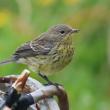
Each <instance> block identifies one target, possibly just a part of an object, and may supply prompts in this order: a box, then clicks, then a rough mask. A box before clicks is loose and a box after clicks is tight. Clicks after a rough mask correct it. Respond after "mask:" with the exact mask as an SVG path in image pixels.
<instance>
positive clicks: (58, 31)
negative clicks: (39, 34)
mask: <svg viewBox="0 0 110 110" xmlns="http://www.w3.org/2000/svg"><path fill="white" fill-rule="evenodd" d="M48 32H49V33H50V34H53V35H56V36H57V37H59V38H64V37H66V36H70V35H71V34H74V33H77V32H79V29H73V28H72V27H70V26H68V25H65V24H58V25H55V26H53V27H51V28H50V29H49V30H48Z"/></svg>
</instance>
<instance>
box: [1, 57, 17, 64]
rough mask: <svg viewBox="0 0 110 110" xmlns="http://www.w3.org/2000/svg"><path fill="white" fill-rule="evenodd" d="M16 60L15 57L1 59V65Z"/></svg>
mask: <svg viewBox="0 0 110 110" xmlns="http://www.w3.org/2000/svg"><path fill="white" fill-rule="evenodd" d="M14 61H15V59H13V58H10V59H7V60H4V61H1V62H0V65H5V64H8V63H12V62H14Z"/></svg>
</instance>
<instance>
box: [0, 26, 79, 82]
mask: <svg viewBox="0 0 110 110" xmlns="http://www.w3.org/2000/svg"><path fill="white" fill-rule="evenodd" d="M78 31H79V29H73V28H72V27H70V26H68V25H65V24H58V25H55V26H53V27H51V28H49V29H48V31H47V32H44V33H43V34H41V35H40V36H39V37H37V38H35V39H33V40H31V41H29V42H26V43H24V44H23V45H21V46H20V47H19V48H18V49H17V50H16V51H15V52H14V54H13V55H12V57H11V58H10V59H8V60H5V61H3V62H0V65H2V64H6V63H11V62H16V63H22V64H26V65H28V66H29V68H30V69H31V70H33V71H34V72H38V73H39V75H40V76H41V77H42V78H44V79H45V80H47V81H48V82H50V80H49V79H48V78H47V76H48V75H52V74H53V73H56V72H58V71H60V70H62V69H63V68H64V67H65V66H66V65H68V64H69V63H70V61H71V60H72V56H73V54H74V49H73V45H72V42H73V40H72V36H71V35H72V34H74V33H76V32H78Z"/></svg>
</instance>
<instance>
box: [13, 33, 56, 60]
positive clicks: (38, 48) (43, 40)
mask: <svg viewBox="0 0 110 110" xmlns="http://www.w3.org/2000/svg"><path fill="white" fill-rule="evenodd" d="M47 35H48V34H42V35H41V36H40V38H38V39H35V40H32V41H29V42H27V43H25V44H24V45H22V46H21V47H19V48H18V49H17V50H16V52H15V53H14V54H13V56H14V57H15V58H16V59H19V58H27V57H33V56H37V55H47V54H48V53H49V52H50V51H51V49H52V48H53V47H54V46H55V43H54V42H53V41H51V40H50V39H48V36H47Z"/></svg>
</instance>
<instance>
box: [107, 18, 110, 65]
mask: <svg viewBox="0 0 110 110" xmlns="http://www.w3.org/2000/svg"><path fill="white" fill-rule="evenodd" d="M107 57H108V59H107V60H108V67H110V16H109V17H108V30H107Z"/></svg>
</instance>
